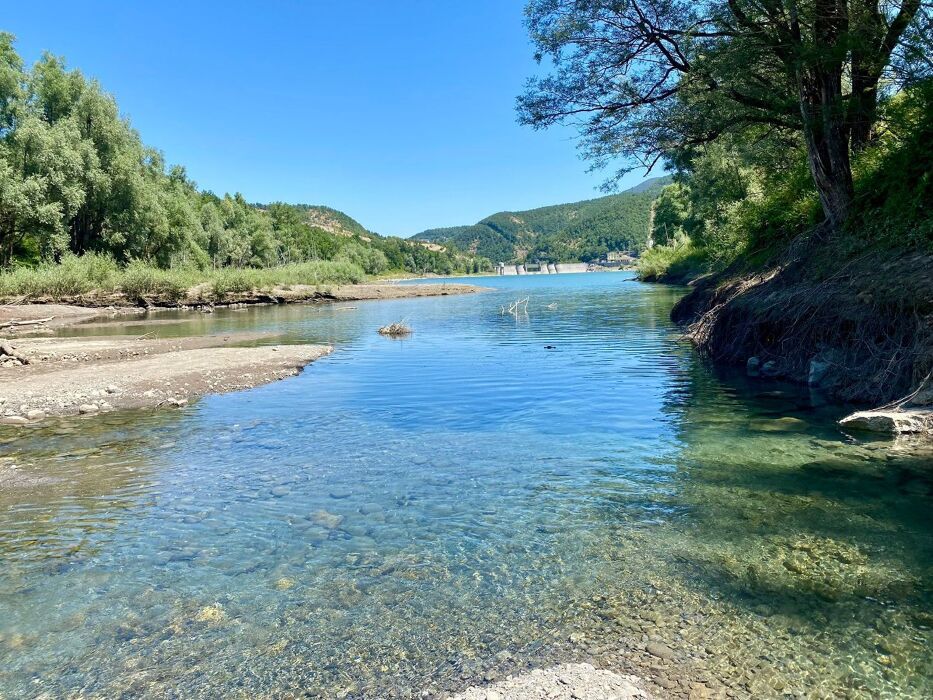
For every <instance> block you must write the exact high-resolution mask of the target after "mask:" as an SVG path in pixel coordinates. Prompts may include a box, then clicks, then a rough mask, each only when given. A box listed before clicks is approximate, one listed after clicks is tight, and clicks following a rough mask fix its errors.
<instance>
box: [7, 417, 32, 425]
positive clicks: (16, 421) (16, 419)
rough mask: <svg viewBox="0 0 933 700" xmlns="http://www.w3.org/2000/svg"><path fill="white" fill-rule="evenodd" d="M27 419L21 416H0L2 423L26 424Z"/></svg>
mask: <svg viewBox="0 0 933 700" xmlns="http://www.w3.org/2000/svg"><path fill="white" fill-rule="evenodd" d="M28 422H29V421H28V420H26V419H25V418H23V417H22V416H3V418H0V424H2V425H26V424H27V423H28Z"/></svg>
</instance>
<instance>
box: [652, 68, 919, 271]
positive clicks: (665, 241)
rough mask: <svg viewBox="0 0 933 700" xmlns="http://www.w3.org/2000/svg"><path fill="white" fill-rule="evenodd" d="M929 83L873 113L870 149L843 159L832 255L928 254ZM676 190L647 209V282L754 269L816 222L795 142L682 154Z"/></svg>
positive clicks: (732, 142)
mask: <svg viewBox="0 0 933 700" xmlns="http://www.w3.org/2000/svg"><path fill="white" fill-rule="evenodd" d="M931 115H933V81H930V80H923V81H919V82H917V83H916V84H913V85H911V86H907V87H905V88H904V89H903V90H901V91H900V92H898V93H897V94H895V95H893V96H891V97H890V98H889V99H887V100H885V101H883V102H882V103H881V104H880V105H879V106H878V116H879V120H878V122H877V123H876V126H875V133H874V134H873V138H872V140H871V143H869V144H867V145H865V146H864V147H863V148H862V149H860V150H859V151H858V152H857V153H856V154H854V156H853V159H852V170H853V201H852V204H851V212H850V214H849V216H848V218H847V220H846V222H844V223H843V224H842V225H841V226H840V228H839V229H838V230H836V231H834V232H833V234H832V235H831V236H830V235H828V234H824V235H826V243H827V244H828V245H832V246H833V247H834V248H835V249H837V250H838V252H839V253H840V255H842V256H847V255H849V254H856V253H859V254H863V255H864V254H865V253H867V252H868V251H875V253H876V254H880V253H883V251H886V250H909V249H917V250H927V251H930V250H933V186H931V185H933V183H931V181H930V167H931V164H933V118H931ZM675 163H676V166H677V173H678V174H677V176H676V182H675V183H674V184H671V185H669V186H668V187H666V188H665V189H664V190H663V191H662V192H661V195H660V196H659V197H658V199H657V201H656V203H655V217H654V226H653V237H654V240H655V241H656V242H657V243H658V244H659V246H658V247H656V248H655V249H653V250H652V251H650V252H649V253H647V254H646V255H644V256H643V257H642V260H641V262H640V265H641V272H642V276H643V277H645V278H647V279H669V280H673V281H684V280H687V279H690V278H693V277H696V276H698V275H699V274H702V273H704V272H709V271H717V270H722V269H724V268H726V267H728V266H729V265H731V264H732V263H733V262H734V261H736V260H738V259H739V258H743V259H746V260H749V261H751V262H752V263H753V262H754V260H755V258H756V257H757V258H759V259H763V258H764V257H767V255H769V254H770V253H771V252H773V251H774V250H776V249H778V250H780V249H783V247H785V246H786V245H788V244H789V243H790V242H791V241H792V240H793V239H794V238H795V237H797V236H800V235H802V234H805V233H807V232H810V231H814V230H817V231H818V230H819V227H820V226H822V225H824V224H825V219H824V213H823V210H822V208H821V206H820V198H819V195H818V192H817V189H816V187H814V184H813V181H812V179H811V177H810V173H809V171H808V167H807V157H806V152H805V149H804V147H803V145H802V144H801V143H793V142H792V141H790V140H788V139H779V138H774V137H763V136H762V134H760V133H756V132H753V133H750V134H746V135H741V134H739V135H731V136H729V137H728V138H722V139H720V140H718V141H717V142H716V143H711V144H706V145H703V146H702V147H697V148H694V149H691V150H689V151H687V152H684V153H682V154H681V155H680V157H679V158H678V159H677V160H676V161H675Z"/></svg>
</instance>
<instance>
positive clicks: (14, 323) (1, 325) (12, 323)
mask: <svg viewBox="0 0 933 700" xmlns="http://www.w3.org/2000/svg"><path fill="white" fill-rule="evenodd" d="M53 318H55V317H54V316H48V317H46V318H34V319H30V320H28V321H4V322H3V323H0V328H12V327H15V326H33V325H36V324H38V323H46V322H48V321H51V320H52V319H53Z"/></svg>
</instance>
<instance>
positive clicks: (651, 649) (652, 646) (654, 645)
mask: <svg viewBox="0 0 933 700" xmlns="http://www.w3.org/2000/svg"><path fill="white" fill-rule="evenodd" d="M645 651H647V652H648V653H649V654H651V655H652V656H657V657H658V658H659V659H666V660H667V661H671V660H673V659H675V658H677V655H676V654H675V653H674V650H673V649H671V648H670V647H669V646H667V645H666V644H661V642H648V644H647V645H646V646H645Z"/></svg>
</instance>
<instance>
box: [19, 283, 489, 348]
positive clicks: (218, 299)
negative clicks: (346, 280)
mask: <svg viewBox="0 0 933 700" xmlns="http://www.w3.org/2000/svg"><path fill="white" fill-rule="evenodd" d="M480 291H483V288H482V287H477V286H475V285H470V284H375V283H373V284H344V285H324V286H314V285H304V284H293V285H282V286H277V287H272V288H270V289H262V290H257V289H253V290H249V291H243V292H225V293H223V294H221V295H218V294H216V293H215V292H214V290H213V288H212V287H211V285H209V284H201V285H197V286H195V287H192V288H191V289H189V290H188V291H187V292H186V293H184V294H181V295H177V294H166V293H163V294H146V295H142V296H130V295H127V294H124V293H122V292H90V293H88V294H79V295H74V296H68V295H60V296H55V297H52V296H39V297H29V298H16V299H12V298H8V299H0V335H2V334H3V328H4V325H3V324H4V322H5V321H9V320H12V319H13V318H14V317H15V314H16V313H17V310H20V309H23V308H24V307H39V308H40V309H41V308H42V307H46V308H47V309H48V311H49V313H48V314H47V315H54V314H53V313H52V311H53V309H52V308H51V307H52V306H57V307H59V308H63V307H70V308H72V309H76V308H83V309H101V308H107V307H113V308H116V309H127V308H139V309H147V308H186V307H194V308H200V307H214V306H233V305H240V304H247V305H248V304H296V303H314V302H328V301H367V300H375V299H408V298H412V297H427V296H448V295H451V294H472V293H475V292H480ZM75 313H76V312H74V311H72V314H75Z"/></svg>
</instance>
